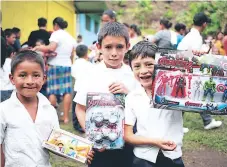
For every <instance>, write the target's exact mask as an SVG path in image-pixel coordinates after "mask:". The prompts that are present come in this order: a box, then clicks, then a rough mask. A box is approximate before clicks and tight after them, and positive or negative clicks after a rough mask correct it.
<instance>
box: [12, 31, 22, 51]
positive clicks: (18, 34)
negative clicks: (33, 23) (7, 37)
mask: <svg viewBox="0 0 227 167" xmlns="http://www.w3.org/2000/svg"><path fill="white" fill-rule="evenodd" d="M12 31H13V33H14V34H16V40H15V42H14V44H13V48H14V50H15V52H19V51H20V50H21V43H20V37H21V30H20V29H19V28H17V27H13V28H12Z"/></svg>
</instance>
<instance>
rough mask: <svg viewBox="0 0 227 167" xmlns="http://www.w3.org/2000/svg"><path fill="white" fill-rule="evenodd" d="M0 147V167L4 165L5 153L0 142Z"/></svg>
mask: <svg viewBox="0 0 227 167" xmlns="http://www.w3.org/2000/svg"><path fill="white" fill-rule="evenodd" d="M0 147H1V167H4V166H5V155H4V153H3V150H2V145H1V144H0Z"/></svg>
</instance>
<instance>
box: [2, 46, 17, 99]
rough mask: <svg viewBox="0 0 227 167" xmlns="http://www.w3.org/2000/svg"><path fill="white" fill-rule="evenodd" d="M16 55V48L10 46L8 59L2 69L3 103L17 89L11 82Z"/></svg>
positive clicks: (7, 54)
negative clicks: (13, 60) (12, 66)
mask: <svg viewBox="0 0 227 167" xmlns="http://www.w3.org/2000/svg"><path fill="white" fill-rule="evenodd" d="M14 55H15V52H14V48H13V47H12V46H8V47H7V49H6V59H5V61H4V64H3V66H2V67H1V69H0V81H1V87H0V91H1V94H0V96H1V102H3V101H5V100H7V99H8V98H10V96H11V93H12V92H13V90H14V89H15V87H14V86H13V85H12V83H11V82H10V80H9V74H10V73H11V61H12V58H13V57H14ZM2 56H3V55H2Z"/></svg>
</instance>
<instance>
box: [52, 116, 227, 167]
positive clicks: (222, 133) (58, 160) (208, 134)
mask: <svg viewBox="0 0 227 167" xmlns="http://www.w3.org/2000/svg"><path fill="white" fill-rule="evenodd" d="M214 118H215V119H216V120H221V121H222V122H223V125H222V127H221V128H218V129H215V130H209V131H207V130H204V129H203V122H202V119H201V117H200V115H199V114H194V113H185V114H184V126H185V127H188V128H189V129H190V131H189V132H188V133H187V134H186V135H185V136H184V146H183V150H184V152H185V151H187V150H197V149H199V148H200V147H201V146H205V147H208V148H210V149H214V150H218V151H222V152H227V116H215V117H214ZM61 128H62V129H64V130H66V131H69V132H72V133H74V134H76V135H81V134H80V133H78V132H77V131H75V130H74V129H73V126H72V123H70V124H68V125H63V124H61ZM51 164H52V166H53V167H85V166H86V165H84V164H82V163H80V162H76V161H73V160H70V159H65V158H62V157H59V156H57V155H54V154H51Z"/></svg>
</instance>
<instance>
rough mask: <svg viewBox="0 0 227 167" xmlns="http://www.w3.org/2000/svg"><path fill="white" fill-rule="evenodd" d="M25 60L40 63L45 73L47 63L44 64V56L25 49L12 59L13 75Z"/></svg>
mask: <svg viewBox="0 0 227 167" xmlns="http://www.w3.org/2000/svg"><path fill="white" fill-rule="evenodd" d="M24 61H30V62H35V63H38V64H39V65H40V66H41V69H42V71H43V73H44V69H45V65H44V60H43V58H42V56H41V55H39V54H38V53H36V52H34V51H31V50H24V51H21V52H18V53H17V55H16V56H14V57H13V59H12V62H11V74H12V75H13V74H14V72H15V69H16V68H17V66H18V65H19V64H20V63H22V62H24Z"/></svg>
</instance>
